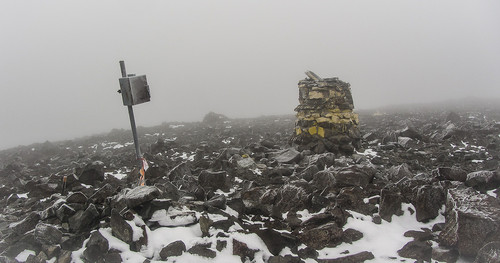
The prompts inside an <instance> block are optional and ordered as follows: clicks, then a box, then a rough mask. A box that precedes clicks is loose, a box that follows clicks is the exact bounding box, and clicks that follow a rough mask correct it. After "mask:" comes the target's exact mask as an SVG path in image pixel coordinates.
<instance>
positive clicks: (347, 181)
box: [335, 166, 373, 188]
mask: <svg viewBox="0 0 500 263" xmlns="http://www.w3.org/2000/svg"><path fill="white" fill-rule="evenodd" d="M372 178H373V174H368V173H367V172H366V171H364V170H362V169H360V168H358V167H356V166H351V167H347V168H343V169H341V170H340V171H339V172H337V173H336V174H335V181H336V182H337V186H339V187H346V186H347V187H349V186H360V187H363V188H365V187H366V186H367V185H368V183H370V181H371V180H372Z"/></svg>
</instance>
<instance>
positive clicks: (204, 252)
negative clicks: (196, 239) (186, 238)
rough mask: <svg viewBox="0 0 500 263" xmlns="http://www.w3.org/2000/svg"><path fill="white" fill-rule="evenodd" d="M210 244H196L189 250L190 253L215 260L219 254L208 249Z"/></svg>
mask: <svg viewBox="0 0 500 263" xmlns="http://www.w3.org/2000/svg"><path fill="white" fill-rule="evenodd" d="M209 245H210V244H196V245H194V246H192V247H191V248H190V249H188V251H187V252H188V253H190V254H193V255H198V256H201V257H206V258H215V256H216V255H217V252H215V251H213V250H212V249H210V248H208V247H209Z"/></svg>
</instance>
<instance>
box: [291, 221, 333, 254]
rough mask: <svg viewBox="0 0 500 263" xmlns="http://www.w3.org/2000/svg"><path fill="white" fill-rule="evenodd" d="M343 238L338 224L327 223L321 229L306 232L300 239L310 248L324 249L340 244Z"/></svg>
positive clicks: (316, 228)
mask: <svg viewBox="0 0 500 263" xmlns="http://www.w3.org/2000/svg"><path fill="white" fill-rule="evenodd" d="M342 236H343V231H342V228H340V227H338V226H337V224H336V223H327V224H324V225H321V226H319V227H315V228H312V229H308V230H304V232H303V233H301V234H300V236H299V238H300V240H301V241H302V242H303V243H304V244H306V245H307V246H308V247H311V248H313V249H323V248H325V247H327V246H333V245H336V244H337V243H339V241H341V239H342Z"/></svg>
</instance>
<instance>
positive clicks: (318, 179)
mask: <svg viewBox="0 0 500 263" xmlns="http://www.w3.org/2000/svg"><path fill="white" fill-rule="evenodd" d="M309 183H310V184H311V185H312V186H314V187H316V188H317V189H320V190H323V189H325V188H326V187H334V186H335V183H336V181H335V176H334V175H333V173H332V172H331V171H329V170H323V171H319V172H317V173H316V174H315V175H314V176H313V179H312V180H311V181H310V182H309Z"/></svg>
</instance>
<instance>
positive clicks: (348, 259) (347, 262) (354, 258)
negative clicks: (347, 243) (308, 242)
mask: <svg viewBox="0 0 500 263" xmlns="http://www.w3.org/2000/svg"><path fill="white" fill-rule="evenodd" d="M374 258H375V256H374V255H373V254H372V252H368V251H363V252H359V253H357V254H354V255H349V256H345V257H340V258H332V259H318V263H359V262H365V261H366V260H372V259H374Z"/></svg>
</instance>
